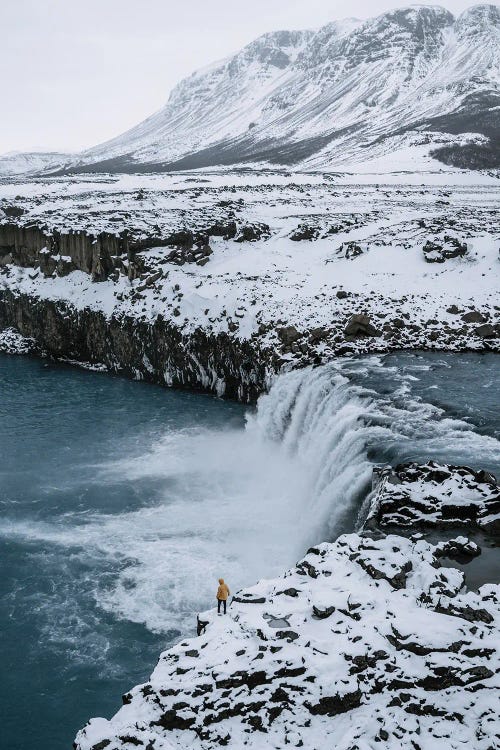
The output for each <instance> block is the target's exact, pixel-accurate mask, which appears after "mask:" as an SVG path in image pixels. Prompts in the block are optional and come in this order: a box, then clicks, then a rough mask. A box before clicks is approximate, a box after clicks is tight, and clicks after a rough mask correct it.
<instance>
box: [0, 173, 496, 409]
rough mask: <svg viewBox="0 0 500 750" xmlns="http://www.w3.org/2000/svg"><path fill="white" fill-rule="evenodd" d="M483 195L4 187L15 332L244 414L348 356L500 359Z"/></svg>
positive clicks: (201, 182)
mask: <svg viewBox="0 0 500 750" xmlns="http://www.w3.org/2000/svg"><path fill="white" fill-rule="evenodd" d="M434 179H435V178H434ZM456 179H457V180H458V178H456ZM478 179H480V178H478ZM484 179H485V180H486V182H485V184H482V185H476V186H473V187H469V186H468V185H467V184H466V183H465V182H462V183H460V181H459V182H458V184H450V185H447V186H446V187H444V186H443V185H441V184H440V185H436V184H432V181H430V182H429V184H427V185H425V186H424V187H422V186H419V187H418V188H417V187H416V186H413V185H403V184H401V183H398V184H384V185H383V186H380V185H378V184H377V185H374V184H370V185H359V184H351V183H349V182H348V181H346V180H345V179H344V181H342V179H341V178H340V177H338V176H331V175H328V176H327V175H325V176H322V175H315V176H311V175H307V176H306V175H300V176H299V175H297V176H294V178H293V179H291V178H290V176H289V177H286V176H284V175H281V174H276V175H267V174H261V175H258V174H257V175H255V174H254V175H246V176H245V175H241V174H238V175H236V174H230V173H227V174H226V173H225V174H222V175H220V174H219V175H217V174H210V175H207V176H203V177H201V176H199V175H198V176H196V177H195V176H189V175H184V176H179V175H177V176H176V177H175V178H174V177H172V176H168V175H165V176H162V177H158V176H157V177H142V178H139V177H135V178H134V177H128V178H126V180H125V178H121V179H119V178H110V177H109V176H101V177H96V178H95V179H94V181H85V182H83V181H82V180H80V181H78V180H73V181H72V180H70V179H69V178H65V180H62V179H61V180H59V181H58V180H51V181H44V180H40V181H38V182H36V183H33V184H29V183H28V184H24V185H20V184H12V185H0V196H2V195H3V196H4V197H3V198H1V197H0V329H5V328H12V329H14V330H16V331H17V332H18V333H19V334H21V335H22V336H24V337H26V338H30V339H33V340H34V341H35V345H36V347H38V349H39V350H43V351H44V352H46V353H48V354H49V355H51V356H53V357H57V358H63V359H66V360H69V361H72V362H81V363H84V364H87V363H90V364H91V365H92V366H94V367H95V366H97V367H102V368H107V369H109V370H110V371H112V372H119V373H122V374H124V375H127V376H129V377H136V378H143V379H145V380H149V381H151V382H155V383H160V384H163V385H175V386H180V387H188V388H200V389H204V390H207V391H211V392H214V393H217V394H219V395H225V396H228V397H231V398H238V399H241V400H245V401H248V400H250V401H251V400H255V398H256V396H257V395H258V393H260V392H262V391H263V390H265V389H266V388H267V385H268V383H269V379H270V378H271V377H272V376H273V375H274V374H276V373H278V372H281V371H283V370H286V369H290V368H296V367H302V366H304V365H307V364H321V363H324V362H327V361H329V360H331V359H332V358H334V357H336V356H340V355H344V354H357V353H368V352H387V351H392V350H397V349H421V350H425V349H432V350H445V351H466V350H473V351H491V350H493V351H496V350H498V346H499V340H500V339H499V332H500V327H499V323H498V305H497V299H496V291H497V290H496V280H495V276H496V268H497V265H498V247H497V244H498V226H497V222H496V221H495V218H494V206H495V205H496V203H497V200H498V188H497V187H495V186H494V185H490V184H489V183H488V180H487V179H486V178H484ZM490 182H492V180H490ZM18 191H20V192H18ZM346 205H349V212H346ZM2 214H3V221H2Z"/></svg>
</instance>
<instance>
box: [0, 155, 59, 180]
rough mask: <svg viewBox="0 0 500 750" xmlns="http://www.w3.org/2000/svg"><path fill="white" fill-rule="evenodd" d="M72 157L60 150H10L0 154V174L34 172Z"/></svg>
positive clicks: (9, 174)
mask: <svg viewBox="0 0 500 750" xmlns="http://www.w3.org/2000/svg"><path fill="white" fill-rule="evenodd" d="M70 158H71V155H70V154H63V153H60V152H58V151H9V152H8V153H7V154H1V155H0V176H5V177H9V176H11V175H22V174H33V172H40V171H42V170H44V169H46V168H47V167H50V166H52V165H54V164H58V163H61V162H64V161H66V160H68V159H70Z"/></svg>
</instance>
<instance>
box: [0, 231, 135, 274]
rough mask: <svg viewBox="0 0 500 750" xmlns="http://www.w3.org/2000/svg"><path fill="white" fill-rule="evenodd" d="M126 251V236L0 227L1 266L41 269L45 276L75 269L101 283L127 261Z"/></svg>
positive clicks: (65, 272)
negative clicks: (11, 264) (12, 265)
mask: <svg viewBox="0 0 500 750" xmlns="http://www.w3.org/2000/svg"><path fill="white" fill-rule="evenodd" d="M128 252H129V246H128V241H127V236H126V234H125V235H123V236H121V237H118V236H116V235H113V234H110V233H109V232H101V233H100V234H98V235H96V236H94V235H92V234H88V233H87V232H67V233H60V232H58V231H53V232H51V233H46V232H45V231H44V230H43V229H42V228H40V227H38V226H26V227H24V226H18V225H16V224H0V265H5V264H6V263H14V264H15V265H18V266H21V267H23V268H37V267H40V268H41V270H42V272H43V273H44V275H45V276H52V275H53V274H54V273H57V275H58V276H65V275H67V274H68V273H71V271H76V270H78V271H83V272H84V273H88V274H89V275H91V276H92V278H93V279H94V281H104V280H105V279H107V278H108V277H109V276H110V274H111V273H112V272H113V271H114V270H115V269H116V270H118V269H120V268H122V267H123V260H122V258H123V257H124V258H125V259H126V258H127V254H128Z"/></svg>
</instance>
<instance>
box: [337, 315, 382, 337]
mask: <svg viewBox="0 0 500 750" xmlns="http://www.w3.org/2000/svg"><path fill="white" fill-rule="evenodd" d="M344 333H345V335H346V336H380V335H381V333H380V331H378V330H377V329H376V328H375V326H374V325H372V323H371V320H370V317H369V316H368V315H366V314H364V313H361V314H357V315H353V316H352V317H351V318H350V320H349V322H348V323H347V325H346V327H345V330H344Z"/></svg>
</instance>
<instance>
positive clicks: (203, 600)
mask: <svg viewBox="0 0 500 750" xmlns="http://www.w3.org/2000/svg"><path fill="white" fill-rule="evenodd" d="M499 386H500V359H499V358H498V357H497V356H495V355H474V354H446V355H445V354H405V353H401V354H391V355H387V356H379V357H364V358H359V359H353V360H345V361H343V362H342V363H341V364H337V365H328V366H325V367H321V368H316V369H307V370H304V371H301V372H294V373H290V374H288V375H284V376H281V377H280V378H278V379H277V380H276V382H275V384H274V385H273V388H272V389H271V392H270V393H269V394H268V395H267V396H265V397H263V398H262V399H261V400H260V401H259V404H258V407H257V409H247V408H245V407H243V406H242V405H239V404H235V403H230V402H226V401H221V400H218V399H215V398H212V397H210V396H205V395H201V394H194V393H183V392H178V391H177V392H176V391H169V390H164V389H161V388H157V387H154V386H150V385H145V384H143V383H134V382H130V381H126V380H122V379H119V378H115V377H110V376H108V375H103V374H99V373H91V372H86V371H83V370H76V369H73V368H70V367H65V366H62V365H55V364H51V363H49V362H46V361H43V360H36V359H31V358H21V357H8V356H1V357H0V396H1V398H0V458H1V462H0V506H1V518H2V520H1V526H0V547H1V557H0V568H1V571H0V632H1V635H2V637H1V641H0V661H1V663H2V665H3V666H4V671H3V676H2V680H1V682H0V693H1V694H0V704H1V705H2V707H3V717H2V740H3V743H4V745H5V747H6V748H7V747H8V748H9V750H25V748H27V747H36V748H37V750H67V748H68V747H70V746H71V742H72V740H73V737H74V735H75V733H76V731H77V730H78V729H79V728H80V727H81V726H82V725H83V724H84V723H85V722H86V720H87V719H88V718H89V717H91V716H99V715H100V716H107V717H109V716H110V715H111V714H112V713H114V712H115V711H116V710H117V708H118V702H119V696H120V695H121V693H123V692H125V691H126V690H128V689H129V688H130V687H131V686H133V685H135V684H137V683H140V682H143V681H145V680H147V678H148V675H149V673H150V672H151V670H152V668H153V666H154V664H155V662H156V660H157V658H158V655H159V653H160V651H161V650H162V649H164V648H166V647H168V646H169V645H170V644H172V643H173V642H174V641H175V640H176V639H178V638H179V637H181V636H182V635H186V634H189V633H192V632H193V628H194V624H195V613H196V611H198V610H200V609H203V608H205V607H207V606H209V605H210V602H211V601H212V600H213V596H214V592H215V590H216V586H217V579H218V578H219V577H220V576H224V577H225V578H226V579H227V580H228V582H229V585H230V586H231V588H232V589H233V590H234V589H236V588H238V587H240V586H243V585H248V584H251V583H252V582H254V581H256V580H257V579H258V578H259V577H262V576H272V575H277V574H279V573H280V572H282V571H283V570H284V569H285V568H286V567H287V566H289V565H291V564H293V563H294V562H295V560H297V559H298V558H299V557H300V556H301V554H302V553H303V552H304V551H305V550H306V549H307V547H308V546H309V545H310V544H311V543H314V542H319V541H322V540H325V539H332V538H334V537H335V536H337V535H338V534H339V533H341V532H343V531H349V530H353V529H354V528H355V527H356V524H357V522H358V514H359V511H360V508H361V505H362V501H363V499H364V498H365V497H366V494H367V492H368V490H369V487H370V480H371V469H372V466H373V464H374V463H381V462H391V463H398V462H401V461H408V460H427V459H429V458H434V459H440V460H443V461H448V462H452V463H453V462H455V463H465V464H468V465H471V466H473V467H477V468H485V469H488V470H490V471H494V472H497V474H498V473H499V472H500V443H499V438H500V433H499V427H500V425H499V419H498V416H499V415H498V393H499V390H500V389H499Z"/></svg>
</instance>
